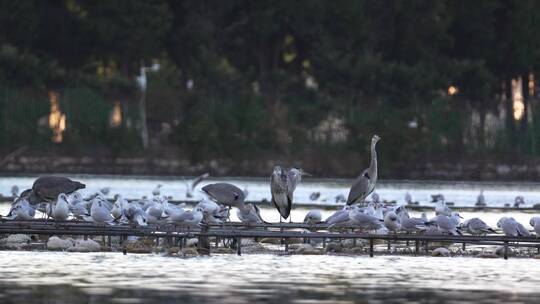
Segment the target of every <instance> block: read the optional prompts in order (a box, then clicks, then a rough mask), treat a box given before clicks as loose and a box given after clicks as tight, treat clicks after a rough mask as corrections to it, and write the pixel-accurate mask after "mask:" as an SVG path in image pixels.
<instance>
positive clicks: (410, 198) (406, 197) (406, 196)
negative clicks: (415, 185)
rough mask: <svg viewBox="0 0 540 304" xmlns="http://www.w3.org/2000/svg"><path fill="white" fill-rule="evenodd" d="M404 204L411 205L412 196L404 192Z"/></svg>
mask: <svg viewBox="0 0 540 304" xmlns="http://www.w3.org/2000/svg"><path fill="white" fill-rule="evenodd" d="M405 203H406V204H412V203H413V201H412V196H411V194H410V193H409V192H405Z"/></svg>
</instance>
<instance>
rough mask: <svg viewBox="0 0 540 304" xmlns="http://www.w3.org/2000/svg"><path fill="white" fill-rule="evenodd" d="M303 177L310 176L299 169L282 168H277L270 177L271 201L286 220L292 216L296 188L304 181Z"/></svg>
mask: <svg viewBox="0 0 540 304" xmlns="http://www.w3.org/2000/svg"><path fill="white" fill-rule="evenodd" d="M302 175H309V174H308V173H307V172H305V171H303V170H302V169H299V168H292V169H290V170H288V171H286V170H284V169H283V168H281V167H280V166H275V167H274V171H273V172H272V175H271V176H270V192H271V194H272V200H271V201H272V204H274V207H276V209H277V210H278V212H279V214H280V216H281V217H282V218H284V219H286V218H288V217H289V215H290V214H291V208H292V204H293V197H294V190H296V186H297V185H298V183H300V181H301V180H302ZM281 217H280V222H281ZM291 220H292V219H291Z"/></svg>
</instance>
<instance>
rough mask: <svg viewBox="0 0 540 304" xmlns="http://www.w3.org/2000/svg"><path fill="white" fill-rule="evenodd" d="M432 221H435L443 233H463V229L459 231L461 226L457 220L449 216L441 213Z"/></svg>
mask: <svg viewBox="0 0 540 304" xmlns="http://www.w3.org/2000/svg"><path fill="white" fill-rule="evenodd" d="M431 221H432V222H434V223H435V224H436V225H437V227H438V228H439V230H440V231H441V232H443V233H446V234H450V235H456V234H459V235H461V234H462V233H461V231H459V227H458V225H457V224H456V222H455V220H454V219H453V218H451V217H449V216H446V215H444V214H439V215H437V216H436V217H435V218H434V219H433V220H431Z"/></svg>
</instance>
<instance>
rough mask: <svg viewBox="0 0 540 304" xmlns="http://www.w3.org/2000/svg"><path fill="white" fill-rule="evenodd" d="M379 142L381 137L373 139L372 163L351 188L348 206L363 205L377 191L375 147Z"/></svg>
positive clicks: (374, 136) (375, 136)
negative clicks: (374, 190)
mask: <svg viewBox="0 0 540 304" xmlns="http://www.w3.org/2000/svg"><path fill="white" fill-rule="evenodd" d="M379 140H380V137H379V136H377V135H373V138H372V139H371V162H370V165H369V168H367V169H365V170H364V171H362V173H360V175H359V176H358V177H357V178H356V180H355V181H354V183H353V185H352V186H351V190H350V191H349V196H348V197H347V205H352V204H355V203H363V202H364V201H365V199H366V197H367V196H368V195H369V194H370V193H371V192H373V189H375V184H376V183H377V151H376V149H375V146H376V145H377V142H378V141H379Z"/></svg>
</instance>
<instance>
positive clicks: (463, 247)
mask: <svg viewBox="0 0 540 304" xmlns="http://www.w3.org/2000/svg"><path fill="white" fill-rule="evenodd" d="M465 246H466V243H465V242H463V245H462V246H461V249H462V250H463V251H465Z"/></svg>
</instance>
